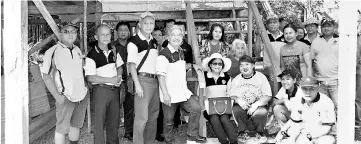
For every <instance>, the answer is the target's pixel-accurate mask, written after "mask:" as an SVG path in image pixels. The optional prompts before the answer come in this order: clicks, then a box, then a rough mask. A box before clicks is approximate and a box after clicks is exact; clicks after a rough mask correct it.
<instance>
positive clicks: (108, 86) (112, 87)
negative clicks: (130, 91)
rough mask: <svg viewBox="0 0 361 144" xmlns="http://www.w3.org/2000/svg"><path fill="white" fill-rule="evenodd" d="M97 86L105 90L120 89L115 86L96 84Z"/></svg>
mask: <svg viewBox="0 0 361 144" xmlns="http://www.w3.org/2000/svg"><path fill="white" fill-rule="evenodd" d="M96 85H97V86H100V87H105V88H110V89H112V90H113V89H116V88H119V87H116V86H114V85H106V84H96Z"/></svg>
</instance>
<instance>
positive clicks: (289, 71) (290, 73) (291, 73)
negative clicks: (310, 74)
mask: <svg viewBox="0 0 361 144" xmlns="http://www.w3.org/2000/svg"><path fill="white" fill-rule="evenodd" d="M285 75H287V76H291V77H292V78H298V76H297V75H298V74H297V71H296V70H292V69H286V70H284V71H283V72H282V73H281V74H279V75H278V77H280V78H282V77H283V76H285Z"/></svg>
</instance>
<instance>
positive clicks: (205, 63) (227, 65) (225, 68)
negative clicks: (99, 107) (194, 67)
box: [202, 53, 232, 72]
mask: <svg viewBox="0 0 361 144" xmlns="http://www.w3.org/2000/svg"><path fill="white" fill-rule="evenodd" d="M215 58H219V59H221V60H222V61H223V64H224V66H223V69H222V72H227V71H228V70H229V69H230V68H231V65H232V61H231V60H230V59H229V58H225V57H223V56H222V55H221V54H220V53H214V54H212V55H211V56H210V57H206V58H205V59H204V60H203V61H202V66H203V69H204V70H205V71H210V67H209V66H208V63H209V61H211V60H212V59H215Z"/></svg>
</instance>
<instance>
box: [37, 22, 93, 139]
mask: <svg viewBox="0 0 361 144" xmlns="http://www.w3.org/2000/svg"><path fill="white" fill-rule="evenodd" d="M76 36H77V27H76V25H74V24H71V23H63V24H62V26H61V29H60V37H59V42H58V43H57V44H56V45H54V46H53V47H51V48H50V49H48V50H47V51H46V52H45V55H44V63H43V66H42V68H41V72H42V73H43V76H44V83H45V85H46V87H47V88H48V89H49V91H50V93H51V94H52V95H53V97H54V98H55V100H56V103H55V104H56V128H55V136H54V141H55V144H65V135H66V134H68V136H69V140H70V144H77V143H78V140H79V134H80V128H81V127H83V123H84V118H85V110H86V108H87V105H88V101H87V99H88V98H89V96H87V92H88V89H87V88H86V87H85V82H84V75H83V56H82V52H81V50H80V49H79V47H78V46H76V45H74V42H75V40H76ZM69 51H70V52H69Z"/></svg>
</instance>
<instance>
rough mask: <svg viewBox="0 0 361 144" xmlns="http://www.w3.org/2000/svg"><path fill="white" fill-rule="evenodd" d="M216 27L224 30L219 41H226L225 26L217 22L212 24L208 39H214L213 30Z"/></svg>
mask: <svg viewBox="0 0 361 144" xmlns="http://www.w3.org/2000/svg"><path fill="white" fill-rule="evenodd" d="M216 27H220V28H221V30H222V36H221V39H219V41H221V42H225V36H224V35H225V34H224V27H223V26H222V25H221V24H218V23H215V24H213V25H212V26H211V30H210V31H209V33H208V35H207V39H208V40H212V39H213V31H214V29H215V28H216Z"/></svg>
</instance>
